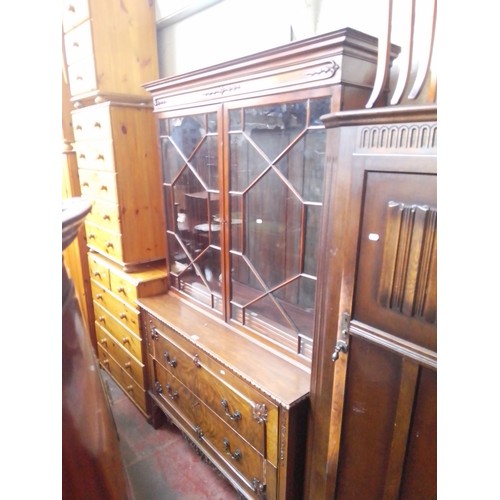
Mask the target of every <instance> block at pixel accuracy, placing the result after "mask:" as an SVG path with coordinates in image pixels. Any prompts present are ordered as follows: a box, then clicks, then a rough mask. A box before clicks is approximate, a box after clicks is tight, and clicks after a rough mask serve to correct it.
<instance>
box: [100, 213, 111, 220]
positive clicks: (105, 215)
mask: <svg viewBox="0 0 500 500" xmlns="http://www.w3.org/2000/svg"><path fill="white" fill-rule="evenodd" d="M102 218H103V220H111V216H110V215H108V214H104V215H103V216H102Z"/></svg>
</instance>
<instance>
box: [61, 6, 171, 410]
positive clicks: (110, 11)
mask: <svg viewBox="0 0 500 500" xmlns="http://www.w3.org/2000/svg"><path fill="white" fill-rule="evenodd" d="M62 25H63V48H64V56H65V70H66V75H67V80H68V85H69V93H70V96H69V100H70V102H71V104H72V106H73V110H72V111H71V124H72V129H73V135H74V142H73V144H72V149H73V151H74V152H75V155H76V162H77V166H78V179H79V185H80V192H81V195H82V196H83V197H86V198H88V199H90V200H91V201H92V210H91V212H90V214H89V215H88V216H87V218H86V220H85V235H86V245H87V249H88V269H89V284H90V286H89V295H91V297H92V308H93V311H92V312H93V317H94V320H95V323H94V329H95V346H94V347H95V348H96V351H97V355H98V358H99V362H100V365H101V366H102V367H103V368H104V369H105V370H106V371H108V373H109V374H110V375H111V376H112V377H113V378H114V380H115V381H116V382H117V384H118V385H119V386H120V387H121V388H122V389H123V390H124V392H125V393H126V394H127V395H128V396H129V397H130V399H131V401H132V402H133V403H134V404H135V405H136V406H137V408H138V409H139V410H140V411H141V412H142V413H143V414H144V415H145V416H146V417H149V415H150V410H149V403H148V399H147V393H146V386H145V379H146V377H145V363H144V358H143V356H144V342H143V339H142V335H141V331H140V328H139V309H138V306H137V299H138V298H140V297H143V296H148V295H154V294H157V293H161V292H163V291H165V290H166V285H167V278H166V270H165V239H164V237H163V227H164V214H163V206H162V201H161V199H162V198H161V196H162V193H161V176H160V169H159V166H158V163H159V160H158V156H157V147H156V129H155V121H154V117H153V112H152V106H151V98H150V96H149V94H148V93H147V92H146V91H145V90H144V88H143V87H142V84H143V83H145V82H147V81H150V80H152V79H154V78H158V61H157V47H156V24H155V12H154V4H153V2H150V1H149V0H121V1H106V2H101V1H99V0H71V1H65V2H63V15H62Z"/></svg>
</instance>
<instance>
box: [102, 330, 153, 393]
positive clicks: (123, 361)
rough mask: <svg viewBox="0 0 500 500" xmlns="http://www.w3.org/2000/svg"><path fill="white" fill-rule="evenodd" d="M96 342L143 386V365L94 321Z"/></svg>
mask: <svg viewBox="0 0 500 500" xmlns="http://www.w3.org/2000/svg"><path fill="white" fill-rule="evenodd" d="M96 337H97V342H98V343H99V344H100V345H101V346H102V347H103V348H104V349H105V350H106V352H107V353H108V354H109V355H110V356H111V357H112V358H113V359H114V360H115V361H116V362H117V363H118V364H119V365H120V367H121V368H122V369H123V370H125V372H126V373H128V374H129V375H130V376H131V377H132V378H133V379H134V380H135V381H136V382H137V383H138V384H139V385H140V386H141V387H144V365H143V364H142V363H140V362H139V361H138V360H137V359H135V358H134V357H133V356H131V355H130V353H129V352H128V351H127V350H126V349H125V348H124V347H123V346H122V345H121V344H119V343H118V341H117V340H116V339H115V338H114V337H113V336H112V335H111V334H110V333H109V332H107V331H106V329H105V328H102V327H101V326H100V325H99V324H98V323H96Z"/></svg>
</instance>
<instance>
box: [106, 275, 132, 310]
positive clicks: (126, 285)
mask: <svg viewBox="0 0 500 500" xmlns="http://www.w3.org/2000/svg"><path fill="white" fill-rule="evenodd" d="M109 281H110V288H111V291H112V292H114V293H116V295H117V296H118V297H120V298H121V299H123V300H126V301H127V302H130V303H131V304H135V303H136V301H137V286H136V285H135V283H130V282H129V281H127V280H126V279H125V278H124V277H123V276H120V275H119V274H116V273H113V272H112V271H111V272H110V274H109Z"/></svg>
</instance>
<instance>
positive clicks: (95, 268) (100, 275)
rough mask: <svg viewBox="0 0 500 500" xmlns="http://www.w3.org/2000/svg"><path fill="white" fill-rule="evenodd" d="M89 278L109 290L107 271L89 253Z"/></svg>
mask: <svg viewBox="0 0 500 500" xmlns="http://www.w3.org/2000/svg"><path fill="white" fill-rule="evenodd" d="M88 259H89V272H90V277H91V278H92V279H93V280H95V281H96V282H98V283H99V284H100V285H102V286H104V287H106V288H109V286H110V281H109V269H108V268H107V267H105V266H103V265H102V264H101V262H100V261H99V260H98V259H96V258H95V257H94V256H93V255H92V254H91V253H89V254H88Z"/></svg>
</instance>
